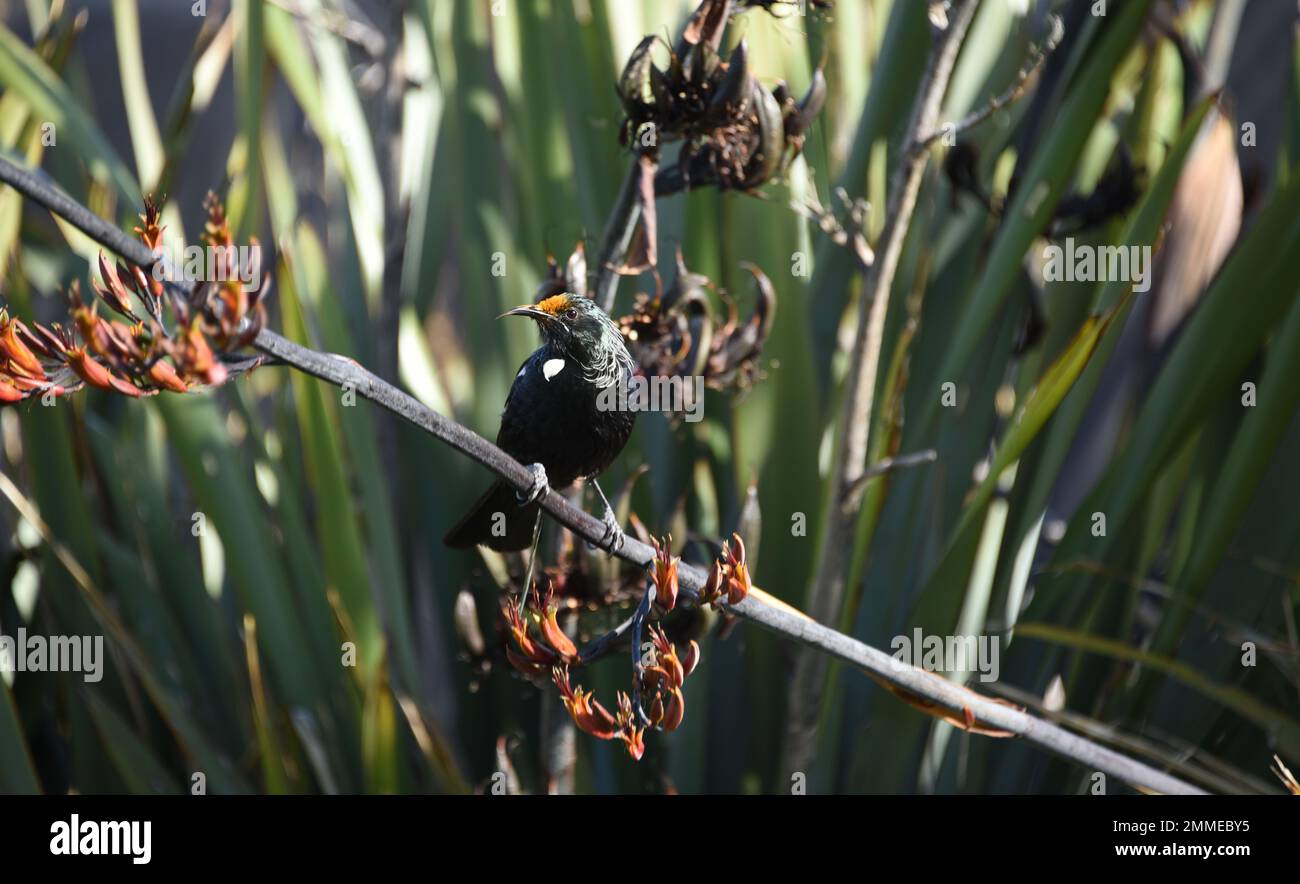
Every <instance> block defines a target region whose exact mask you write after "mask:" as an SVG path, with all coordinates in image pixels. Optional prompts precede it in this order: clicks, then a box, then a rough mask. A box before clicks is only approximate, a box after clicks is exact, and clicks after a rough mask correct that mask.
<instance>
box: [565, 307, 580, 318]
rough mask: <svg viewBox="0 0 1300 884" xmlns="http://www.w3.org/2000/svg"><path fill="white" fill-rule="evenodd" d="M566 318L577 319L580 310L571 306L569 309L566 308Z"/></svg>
mask: <svg viewBox="0 0 1300 884" xmlns="http://www.w3.org/2000/svg"><path fill="white" fill-rule="evenodd" d="M564 318H565V319H577V318H578V311H577V310H575V309H574V308H573V307H570V308H569V309H568V310H565V311H564Z"/></svg>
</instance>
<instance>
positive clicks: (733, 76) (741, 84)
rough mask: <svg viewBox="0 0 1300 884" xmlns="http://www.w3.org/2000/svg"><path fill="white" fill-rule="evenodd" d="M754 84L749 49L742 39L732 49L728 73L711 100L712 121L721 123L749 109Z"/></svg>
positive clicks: (710, 112)
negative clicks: (751, 81) (751, 78)
mask: <svg viewBox="0 0 1300 884" xmlns="http://www.w3.org/2000/svg"><path fill="white" fill-rule="evenodd" d="M752 92H753V86H752V84H751V83H750V76H749V50H748V48H747V46H746V42H745V41H744V40H741V41H740V42H739V43H737V44H736V48H735V49H733V50H732V51H731V59H730V60H729V61H728V62H727V70H726V73H725V74H723V76H722V81H721V83H719V84H718V88H717V89H716V90H715V91H714V93H713V98H711V99H710V100H709V110H708V113H707V115H706V116H707V117H708V119H709V120H710V121H713V122H716V123H718V124H721V123H722V122H724V121H727V120H733V119H737V118H739V117H741V116H743V115H744V114H745V112H746V111H748V110H749V102H750V95H751V94H752Z"/></svg>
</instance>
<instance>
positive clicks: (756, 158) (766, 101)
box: [745, 81, 785, 190]
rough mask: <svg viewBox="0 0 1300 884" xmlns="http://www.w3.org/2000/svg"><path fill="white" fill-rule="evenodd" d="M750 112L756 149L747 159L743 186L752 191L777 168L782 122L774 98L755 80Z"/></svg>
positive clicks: (782, 143) (781, 150)
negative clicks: (754, 123) (754, 124)
mask: <svg viewBox="0 0 1300 884" xmlns="http://www.w3.org/2000/svg"><path fill="white" fill-rule="evenodd" d="M752 94H753V97H754V113H755V116H756V117H757V118H758V134H759V140H758V150H757V151H756V152H755V153H754V155H753V156H752V157H751V158H750V163H749V166H748V168H747V170H746V172H747V174H746V176H745V189H746V190H752V189H753V188H755V187H759V186H760V185H762V184H765V183H766V182H767V181H768V180H769V179H770V178H771V177H772V176H773V175H775V174H776V172H777V170H778V169H780V168H781V160H782V157H783V156H784V155H785V121H784V120H783V119H782V118H781V106H780V105H779V104H777V103H776V98H775V97H774V96H773V95H772V93H771V92H768V91H767V89H765V88H764V87H763V86H762V85H760V84H759V83H758V82H757V81H755V82H754V88H753V90H752Z"/></svg>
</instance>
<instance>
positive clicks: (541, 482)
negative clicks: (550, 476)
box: [515, 463, 550, 506]
mask: <svg viewBox="0 0 1300 884" xmlns="http://www.w3.org/2000/svg"><path fill="white" fill-rule="evenodd" d="M527 469H528V472H530V473H532V474H533V484H532V485H529V486H528V493H527V494H525V493H524V492H522V491H516V492H515V500H517V501H519V505H520V506H528V504H530V503H534V502H536V501H538V500H541V497H542V495H543V494H545V493H546V489H547V488H548V487H550V483H549V482H547V479H546V467H544V466H542V465H541V464H539V463H530V464H529V465H528V467H527Z"/></svg>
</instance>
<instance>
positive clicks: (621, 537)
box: [587, 503, 627, 553]
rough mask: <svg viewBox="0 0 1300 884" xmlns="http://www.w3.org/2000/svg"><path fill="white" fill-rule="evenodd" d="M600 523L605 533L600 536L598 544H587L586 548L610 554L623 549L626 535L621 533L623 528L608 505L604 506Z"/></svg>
mask: <svg viewBox="0 0 1300 884" xmlns="http://www.w3.org/2000/svg"><path fill="white" fill-rule="evenodd" d="M601 521H602V522H604V523H605V533H604V534H601V535H600V543H590V542H588V544H587V547H588V548H590V549H607V550H609V551H610V552H612V553H617V552H618V551H619V550H621V549H622V548H623V543H624V541H626V540H627V535H626V534H624V533H623V527H622V526H621V525H619V523H618V516H616V515H614V508H613V507H612V506H610V505H609V504H608V503H607V504H605V514H604V515H603V516H601Z"/></svg>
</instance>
